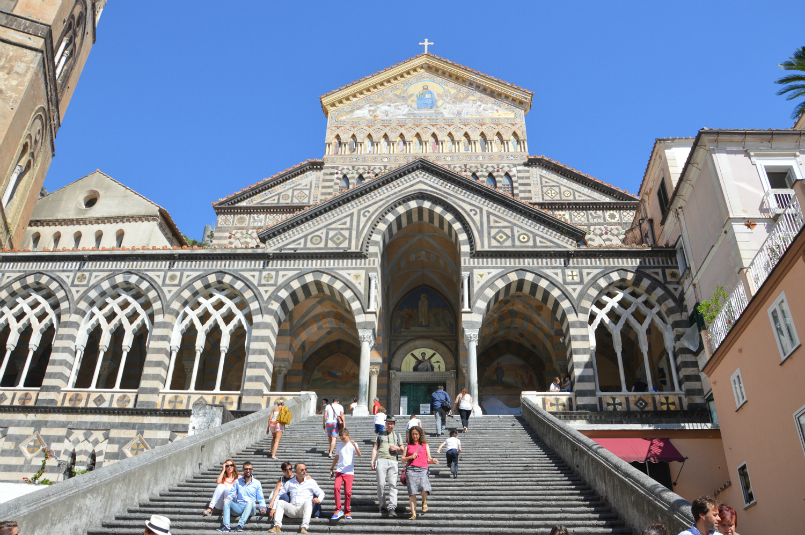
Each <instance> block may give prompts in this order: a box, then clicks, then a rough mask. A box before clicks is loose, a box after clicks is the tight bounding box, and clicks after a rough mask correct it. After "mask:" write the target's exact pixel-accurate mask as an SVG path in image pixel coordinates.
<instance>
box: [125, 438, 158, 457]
mask: <svg viewBox="0 0 805 535" xmlns="http://www.w3.org/2000/svg"><path fill="white" fill-rule="evenodd" d="M122 449H123V453H124V454H125V455H126V457H135V456H137V455H140V454H141V453H145V452H146V451H148V450H150V449H151V446H149V445H148V443H147V442H146V441H145V439H144V438H143V436H142V435H137V436H136V437H134V438H133V439H132V440H131V441H130V442H129V443H128V444H126V445H125V446H123V448H122Z"/></svg>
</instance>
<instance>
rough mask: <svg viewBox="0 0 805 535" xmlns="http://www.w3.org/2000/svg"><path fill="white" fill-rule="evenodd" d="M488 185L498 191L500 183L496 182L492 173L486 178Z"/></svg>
mask: <svg viewBox="0 0 805 535" xmlns="http://www.w3.org/2000/svg"><path fill="white" fill-rule="evenodd" d="M486 185H487V186H489V187H492V188H495V189H497V187H498V183H497V181H496V180H495V177H494V175H492V173H489V176H487V177H486Z"/></svg>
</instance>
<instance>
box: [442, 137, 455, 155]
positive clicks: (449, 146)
mask: <svg viewBox="0 0 805 535" xmlns="http://www.w3.org/2000/svg"><path fill="white" fill-rule="evenodd" d="M444 151H445V152H456V138H454V137H453V134H447V141H446V142H445V148H444Z"/></svg>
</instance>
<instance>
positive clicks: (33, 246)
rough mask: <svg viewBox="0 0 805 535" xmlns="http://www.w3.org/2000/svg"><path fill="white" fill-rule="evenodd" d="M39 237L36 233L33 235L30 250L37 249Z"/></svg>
mask: <svg viewBox="0 0 805 535" xmlns="http://www.w3.org/2000/svg"><path fill="white" fill-rule="evenodd" d="M41 237H42V236H41V235H40V234H39V233H38V232H37V233H36V234H34V235H33V237H32V238H31V250H33V251H36V250H37V249H39V239H40V238H41Z"/></svg>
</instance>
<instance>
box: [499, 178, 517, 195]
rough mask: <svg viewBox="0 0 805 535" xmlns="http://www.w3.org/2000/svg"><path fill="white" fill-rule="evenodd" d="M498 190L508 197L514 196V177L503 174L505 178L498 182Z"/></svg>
mask: <svg viewBox="0 0 805 535" xmlns="http://www.w3.org/2000/svg"><path fill="white" fill-rule="evenodd" d="M498 189H499V190H500V191H501V192H503V193H506V194H508V195H513V194H514V182H512V177H511V176H509V173H504V174H503V178H501V180H500V181H499V182H498Z"/></svg>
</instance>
